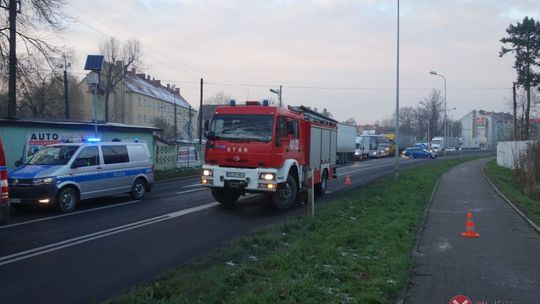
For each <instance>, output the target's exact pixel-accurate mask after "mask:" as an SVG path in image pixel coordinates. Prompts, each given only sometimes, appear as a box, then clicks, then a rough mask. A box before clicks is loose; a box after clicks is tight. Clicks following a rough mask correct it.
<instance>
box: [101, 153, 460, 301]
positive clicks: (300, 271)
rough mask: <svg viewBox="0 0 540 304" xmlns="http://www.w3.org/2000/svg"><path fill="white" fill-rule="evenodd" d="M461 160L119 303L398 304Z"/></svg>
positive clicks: (351, 195)
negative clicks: (435, 200) (447, 179)
mask: <svg viewBox="0 0 540 304" xmlns="http://www.w3.org/2000/svg"><path fill="white" fill-rule="evenodd" d="M459 162H460V161H458V160H455V161H437V162H434V163H433V165H429V166H422V167H420V168H416V169H411V170H407V171H405V172H402V173H401V176H400V179H399V182H397V183H395V182H393V180H392V178H391V177H387V178H382V179H379V180H377V181H375V182H372V183H370V184H368V185H365V186H361V187H358V188H356V189H354V190H352V191H351V192H348V193H347V194H345V195H344V196H343V197H341V198H339V199H336V200H334V201H331V202H328V203H325V204H323V205H322V206H321V205H317V207H316V217H315V218H314V219H310V218H305V217H295V218H291V219H288V220H286V221H285V222H283V223H282V224H279V225H275V226H272V227H270V228H268V229H266V230H264V231H262V232H258V233H256V234H252V235H249V236H247V237H244V238H242V239H239V240H237V241H235V242H232V243H231V244H229V245H227V246H226V247H224V248H221V249H219V250H215V251H213V252H211V253H209V254H207V255H205V256H204V257H202V258H199V259H197V260H195V261H193V262H191V263H189V264H187V265H185V266H183V267H182V268H180V269H178V270H176V271H175V272H172V273H170V274H168V275H166V276H164V277H163V278H161V279H159V280H157V281H154V282H152V283H150V284H147V285H144V286H141V287H139V288H137V289H134V290H132V291H130V292H129V293H126V294H124V295H121V296H119V297H117V298H115V299H113V300H112V301H111V302H112V303H349V302H350V303H393V302H394V301H395V298H396V296H397V294H398V293H399V291H400V290H401V289H402V288H403V287H404V286H405V284H406V282H407V278H408V274H409V270H410V268H411V263H412V261H411V256H410V254H411V250H412V248H413V246H414V243H415V238H416V233H417V229H418V226H419V225H420V223H421V220H422V215H423V211H424V209H425V207H426V204H427V202H428V201H429V198H430V196H431V193H432V191H433V188H434V186H435V183H436V181H437V179H438V178H439V176H440V175H441V174H442V173H444V172H445V171H447V170H448V169H449V168H450V167H452V166H454V165H456V164H458V163H459Z"/></svg>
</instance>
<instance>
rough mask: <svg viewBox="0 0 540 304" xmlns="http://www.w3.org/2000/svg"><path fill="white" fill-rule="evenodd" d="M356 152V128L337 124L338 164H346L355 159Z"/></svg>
mask: <svg viewBox="0 0 540 304" xmlns="http://www.w3.org/2000/svg"><path fill="white" fill-rule="evenodd" d="M355 150H356V126H353V125H349V124H345V123H338V124H337V163H338V164H346V163H348V162H349V161H351V160H352V159H353V158H354V155H355V153H354V152H355Z"/></svg>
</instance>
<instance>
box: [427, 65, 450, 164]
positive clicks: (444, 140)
mask: <svg viewBox="0 0 540 304" xmlns="http://www.w3.org/2000/svg"><path fill="white" fill-rule="evenodd" d="M429 73H430V74H431V75H435V76H439V77H442V79H443V80H444V136H443V143H444V145H443V148H444V158H446V135H447V132H448V131H447V129H448V117H447V112H446V77H444V75H442V74H440V73H437V72H435V71H430V72H429Z"/></svg>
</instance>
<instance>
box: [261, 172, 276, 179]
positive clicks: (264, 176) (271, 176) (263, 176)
mask: <svg viewBox="0 0 540 304" xmlns="http://www.w3.org/2000/svg"><path fill="white" fill-rule="evenodd" d="M259 179H261V180H266V181H272V180H274V179H275V175H274V173H261V175H260V176H259Z"/></svg>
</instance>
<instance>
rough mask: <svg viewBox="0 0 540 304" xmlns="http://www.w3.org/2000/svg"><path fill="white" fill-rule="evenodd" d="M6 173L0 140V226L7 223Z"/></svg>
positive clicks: (7, 192)
mask: <svg viewBox="0 0 540 304" xmlns="http://www.w3.org/2000/svg"><path fill="white" fill-rule="evenodd" d="M8 190H9V189H8V172H7V166H6V157H5V155H4V147H3V145H2V139H1V138H0V225H5V224H7V223H8V222H9V191H8Z"/></svg>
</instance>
